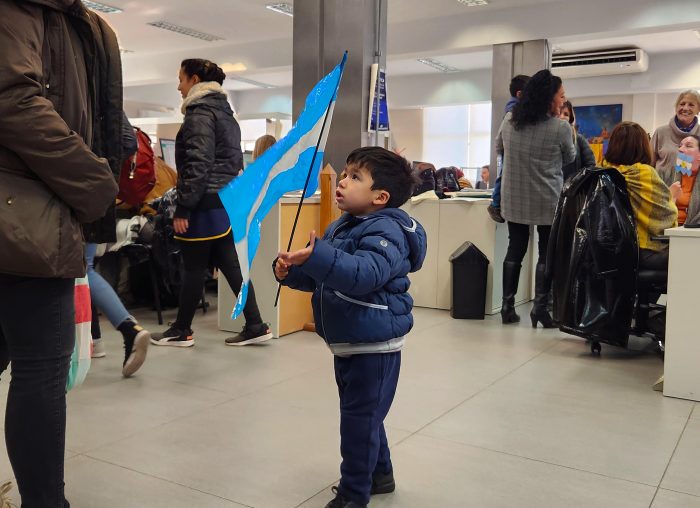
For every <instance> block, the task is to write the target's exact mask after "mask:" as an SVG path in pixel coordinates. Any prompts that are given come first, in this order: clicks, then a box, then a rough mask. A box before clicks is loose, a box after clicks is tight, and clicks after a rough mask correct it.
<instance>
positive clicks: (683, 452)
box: [661, 419, 700, 496]
mask: <svg viewBox="0 0 700 508" xmlns="http://www.w3.org/2000/svg"><path fill="white" fill-rule="evenodd" d="M661 486H662V487H663V488H664V489H670V490H675V491H678V492H685V493H688V494H693V495H696V496H700V420H697V419H695V420H690V421H689V422H688V426H687V427H686V429H685V432H684V433H683V437H682V438H681V440H680V442H679V443H678V448H677V449H676V453H675V454H674V455H673V459H671V464H670V465H669V467H668V471H667V472H666V476H665V477H664V481H663V483H662V484H661Z"/></svg>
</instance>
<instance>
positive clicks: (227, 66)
mask: <svg viewBox="0 0 700 508" xmlns="http://www.w3.org/2000/svg"><path fill="white" fill-rule="evenodd" d="M219 67H221V70H222V71H224V72H243V71H246V70H248V68H247V67H246V66H245V64H244V63H241V62H236V63H231V62H225V63H222V64H221V65H220V66H219Z"/></svg>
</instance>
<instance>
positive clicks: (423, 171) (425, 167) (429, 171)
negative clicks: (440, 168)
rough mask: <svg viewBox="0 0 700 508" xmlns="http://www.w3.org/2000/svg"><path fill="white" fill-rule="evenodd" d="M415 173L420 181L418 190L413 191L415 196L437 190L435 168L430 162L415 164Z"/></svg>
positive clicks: (417, 186)
mask: <svg viewBox="0 0 700 508" xmlns="http://www.w3.org/2000/svg"><path fill="white" fill-rule="evenodd" d="M414 172H415V173H416V177H417V178H418V181H419V183H418V185H416V188H415V189H414V190H413V195H414V196H418V195H419V194H423V193H424V192H428V191H434V190H436V189H437V186H436V182H435V166H433V165H432V164H430V163H428V162H419V163H417V164H416V163H414Z"/></svg>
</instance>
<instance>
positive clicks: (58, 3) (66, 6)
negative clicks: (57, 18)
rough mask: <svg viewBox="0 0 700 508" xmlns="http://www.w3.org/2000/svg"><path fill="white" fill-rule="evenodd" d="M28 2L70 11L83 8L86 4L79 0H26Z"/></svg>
mask: <svg viewBox="0 0 700 508" xmlns="http://www.w3.org/2000/svg"><path fill="white" fill-rule="evenodd" d="M24 1H25V2H27V3H31V4H38V5H43V6H45V7H50V8H51V9H56V10H57V11H64V12H67V11H70V10H73V9H77V8H81V10H82V9H84V6H83V5H82V4H81V3H80V1H79V0H24Z"/></svg>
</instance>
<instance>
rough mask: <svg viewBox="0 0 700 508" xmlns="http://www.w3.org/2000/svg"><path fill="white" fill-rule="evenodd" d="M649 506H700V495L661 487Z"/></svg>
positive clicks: (694, 507) (668, 507)
mask: <svg viewBox="0 0 700 508" xmlns="http://www.w3.org/2000/svg"><path fill="white" fill-rule="evenodd" d="M651 508H700V497H695V496H689V495H688V494H681V493H680V492H673V491H671V490H663V489H661V490H659V492H658V493H657V494H656V498H655V499H654V503H653V504H652V505H651Z"/></svg>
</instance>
